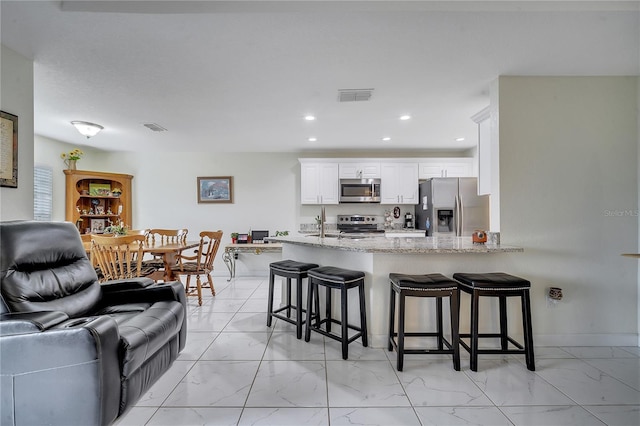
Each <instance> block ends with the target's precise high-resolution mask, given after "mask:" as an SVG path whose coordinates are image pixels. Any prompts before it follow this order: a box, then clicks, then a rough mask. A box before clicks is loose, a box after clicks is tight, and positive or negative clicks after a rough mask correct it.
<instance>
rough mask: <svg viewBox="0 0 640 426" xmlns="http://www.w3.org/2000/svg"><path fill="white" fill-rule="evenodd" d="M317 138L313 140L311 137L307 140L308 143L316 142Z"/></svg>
mask: <svg viewBox="0 0 640 426" xmlns="http://www.w3.org/2000/svg"><path fill="white" fill-rule="evenodd" d="M317 140H318V138H314V137H313V136H312V137H310V138H309V142H316V141H317Z"/></svg>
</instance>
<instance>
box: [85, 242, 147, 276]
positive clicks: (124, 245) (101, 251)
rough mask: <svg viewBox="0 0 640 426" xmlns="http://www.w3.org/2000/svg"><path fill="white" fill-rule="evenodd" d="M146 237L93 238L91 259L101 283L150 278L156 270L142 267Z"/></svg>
mask: <svg viewBox="0 0 640 426" xmlns="http://www.w3.org/2000/svg"><path fill="white" fill-rule="evenodd" d="M144 242H145V236H144V235H122V236H117V237H116V236H105V235H92V236H91V258H92V260H93V262H94V263H95V265H96V266H97V268H99V274H98V279H99V280H100V282H103V281H108V280H119V279H126V278H134V277H148V276H150V275H152V274H153V273H154V272H156V269H155V268H152V267H146V266H143V265H142V256H143V244H144Z"/></svg>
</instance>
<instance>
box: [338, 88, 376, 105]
mask: <svg viewBox="0 0 640 426" xmlns="http://www.w3.org/2000/svg"><path fill="white" fill-rule="evenodd" d="M372 94H373V89H339V90H338V102H363V101H368V100H369V99H371V95H372Z"/></svg>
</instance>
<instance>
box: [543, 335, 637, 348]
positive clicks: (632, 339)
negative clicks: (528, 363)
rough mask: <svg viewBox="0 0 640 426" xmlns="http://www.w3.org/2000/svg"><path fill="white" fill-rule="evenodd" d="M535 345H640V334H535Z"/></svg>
mask: <svg viewBox="0 0 640 426" xmlns="http://www.w3.org/2000/svg"><path fill="white" fill-rule="evenodd" d="M533 341H534V343H535V346H640V344H639V342H638V335H637V334H632V333H609V334H534V336H533Z"/></svg>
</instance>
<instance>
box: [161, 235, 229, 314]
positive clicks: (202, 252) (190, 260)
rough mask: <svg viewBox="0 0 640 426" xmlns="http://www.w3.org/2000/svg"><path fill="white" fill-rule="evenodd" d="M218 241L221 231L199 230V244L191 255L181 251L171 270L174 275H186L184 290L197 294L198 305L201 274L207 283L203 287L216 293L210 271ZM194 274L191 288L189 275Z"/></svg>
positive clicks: (200, 296) (200, 295) (213, 293)
mask: <svg viewBox="0 0 640 426" xmlns="http://www.w3.org/2000/svg"><path fill="white" fill-rule="evenodd" d="M220 241H222V231H220V230H218V231H202V232H200V244H199V246H198V248H197V249H196V251H195V253H194V254H193V255H189V254H185V253H181V254H180V256H178V263H177V265H176V266H174V267H172V268H171V269H172V271H173V273H174V274H175V276H180V275H186V276H187V283H186V285H185V291H186V294H187V296H198V305H199V306H202V288H203V286H202V281H201V280H200V276H201V275H206V277H207V283H208V285H205V286H204V288H207V287H208V288H209V289H211V295H212V296H215V295H216V290H215V288H214V286H213V278H211V273H212V272H213V261H214V259H215V257H216V254H217V253H218V248H219V247H220ZM192 275H195V276H196V288H195V289H194V290H191V288H190V280H191V276H192Z"/></svg>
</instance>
